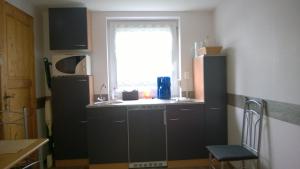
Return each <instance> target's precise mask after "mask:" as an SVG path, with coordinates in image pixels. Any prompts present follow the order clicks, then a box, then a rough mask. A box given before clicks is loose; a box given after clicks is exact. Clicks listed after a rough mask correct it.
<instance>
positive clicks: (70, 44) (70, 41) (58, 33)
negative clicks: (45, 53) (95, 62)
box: [49, 8, 91, 50]
mask: <svg viewBox="0 0 300 169" xmlns="http://www.w3.org/2000/svg"><path fill="white" fill-rule="evenodd" d="M88 21H89V18H88V13H87V9H86V8H49V38H50V50H74V49H89V48H90V45H91V44H89V38H88V37H89V36H88V35H89V34H88V33H89V31H88V25H89V24H88Z"/></svg>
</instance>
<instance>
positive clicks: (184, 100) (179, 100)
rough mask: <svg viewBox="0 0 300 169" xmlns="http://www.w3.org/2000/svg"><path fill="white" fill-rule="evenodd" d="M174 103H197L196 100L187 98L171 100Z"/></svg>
mask: <svg viewBox="0 0 300 169" xmlns="http://www.w3.org/2000/svg"><path fill="white" fill-rule="evenodd" d="M171 100H172V101H174V102H178V103H192V102H195V99H190V98H186V97H180V98H174V99H171Z"/></svg>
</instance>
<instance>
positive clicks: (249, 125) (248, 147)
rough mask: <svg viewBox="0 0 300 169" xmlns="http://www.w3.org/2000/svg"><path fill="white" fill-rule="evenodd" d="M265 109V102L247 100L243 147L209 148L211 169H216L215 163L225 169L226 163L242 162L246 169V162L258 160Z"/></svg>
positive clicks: (224, 146) (219, 146)
mask: <svg viewBox="0 0 300 169" xmlns="http://www.w3.org/2000/svg"><path fill="white" fill-rule="evenodd" d="M264 107H265V102H264V101H263V100H260V101H257V100H253V99H248V98H246V101H245V106H244V115H243V129H242V140H241V145H211V146H207V147H206V148H207V149H208V151H209V168H210V169H215V167H214V165H213V162H214V161H219V162H221V169H224V162H228V161H241V162H242V168H243V169H244V168H245V160H252V159H256V160H258V158H259V150H260V140H261V131H262V121H263V111H264ZM257 166H258V162H257Z"/></svg>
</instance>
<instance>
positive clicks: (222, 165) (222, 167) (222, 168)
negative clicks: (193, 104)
mask: <svg viewBox="0 0 300 169" xmlns="http://www.w3.org/2000/svg"><path fill="white" fill-rule="evenodd" d="M221 169H224V161H221Z"/></svg>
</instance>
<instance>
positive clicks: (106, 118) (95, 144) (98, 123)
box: [87, 107, 128, 164]
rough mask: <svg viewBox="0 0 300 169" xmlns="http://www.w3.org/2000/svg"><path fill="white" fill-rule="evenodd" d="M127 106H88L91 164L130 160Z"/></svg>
mask: <svg viewBox="0 0 300 169" xmlns="http://www.w3.org/2000/svg"><path fill="white" fill-rule="evenodd" d="M126 111H127V110H126V107H102V108H88V112H87V114H88V155H89V161H90V163H91V164H97V163H115V162H127V161H128V133H127V112H126Z"/></svg>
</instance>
